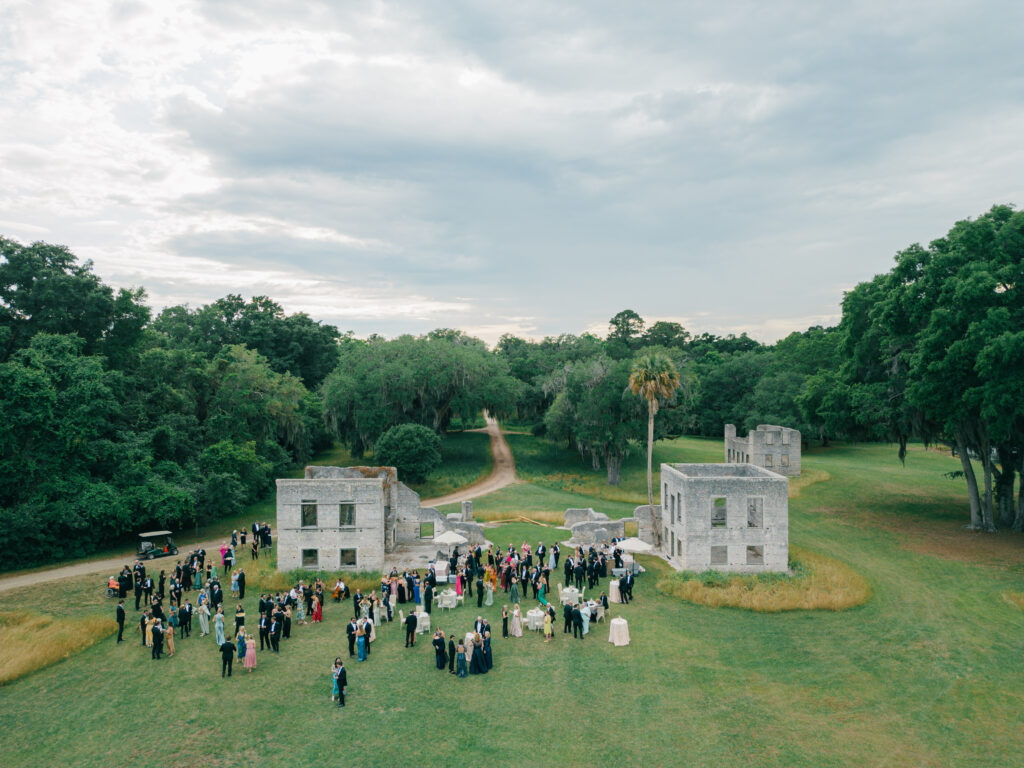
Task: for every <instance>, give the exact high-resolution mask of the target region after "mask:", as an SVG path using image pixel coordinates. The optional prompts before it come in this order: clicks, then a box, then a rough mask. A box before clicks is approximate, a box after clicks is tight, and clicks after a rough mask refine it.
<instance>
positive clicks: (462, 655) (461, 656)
mask: <svg viewBox="0 0 1024 768" xmlns="http://www.w3.org/2000/svg"><path fill="white" fill-rule="evenodd" d="M468 674H469V670H468V669H467V668H466V646H464V645H463V644H462V643H459V647H458V648H457V649H456V653H455V676H456V677H465V676H466V675H468Z"/></svg>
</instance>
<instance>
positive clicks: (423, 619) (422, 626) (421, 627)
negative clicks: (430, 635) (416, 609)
mask: <svg viewBox="0 0 1024 768" xmlns="http://www.w3.org/2000/svg"><path fill="white" fill-rule="evenodd" d="M429 631H430V614H429V613H425V612H421V613H417V614H416V634H417V635H422V634H423V633H424V632H429Z"/></svg>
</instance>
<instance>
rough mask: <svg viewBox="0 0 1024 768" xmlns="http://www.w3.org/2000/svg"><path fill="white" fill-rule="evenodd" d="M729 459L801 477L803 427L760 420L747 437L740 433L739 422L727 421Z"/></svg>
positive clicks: (726, 432)
mask: <svg viewBox="0 0 1024 768" xmlns="http://www.w3.org/2000/svg"><path fill="white" fill-rule="evenodd" d="M725 460H726V462H727V463H729V464H753V465H754V466H756V467H763V468H764V469H768V470H771V471H772V472H776V473H778V474H780V475H785V476H786V477H799V476H800V431H799V430H796V429H789V428H788V427H780V426H777V425H775V424H758V425H757V429H752V430H750V432H749V433H748V434H747V436H746V437H737V436H736V426H735V425H733V424H726V425H725Z"/></svg>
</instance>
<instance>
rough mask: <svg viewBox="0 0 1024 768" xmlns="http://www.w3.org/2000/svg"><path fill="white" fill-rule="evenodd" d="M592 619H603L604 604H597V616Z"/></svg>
mask: <svg viewBox="0 0 1024 768" xmlns="http://www.w3.org/2000/svg"><path fill="white" fill-rule="evenodd" d="M594 621H604V606H603V605H600V604H598V606H597V618H596V619H594Z"/></svg>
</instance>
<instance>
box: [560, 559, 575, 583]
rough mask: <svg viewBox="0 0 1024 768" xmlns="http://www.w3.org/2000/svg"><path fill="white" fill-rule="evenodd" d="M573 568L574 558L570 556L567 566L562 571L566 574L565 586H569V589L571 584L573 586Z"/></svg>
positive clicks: (566, 560)
mask: <svg viewBox="0 0 1024 768" xmlns="http://www.w3.org/2000/svg"><path fill="white" fill-rule="evenodd" d="M572 568H573V562H572V556H569V557H567V558H565V566H563V568H562V571H563V572H564V573H565V586H567V587H568V586H569V585H570V584H572Z"/></svg>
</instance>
